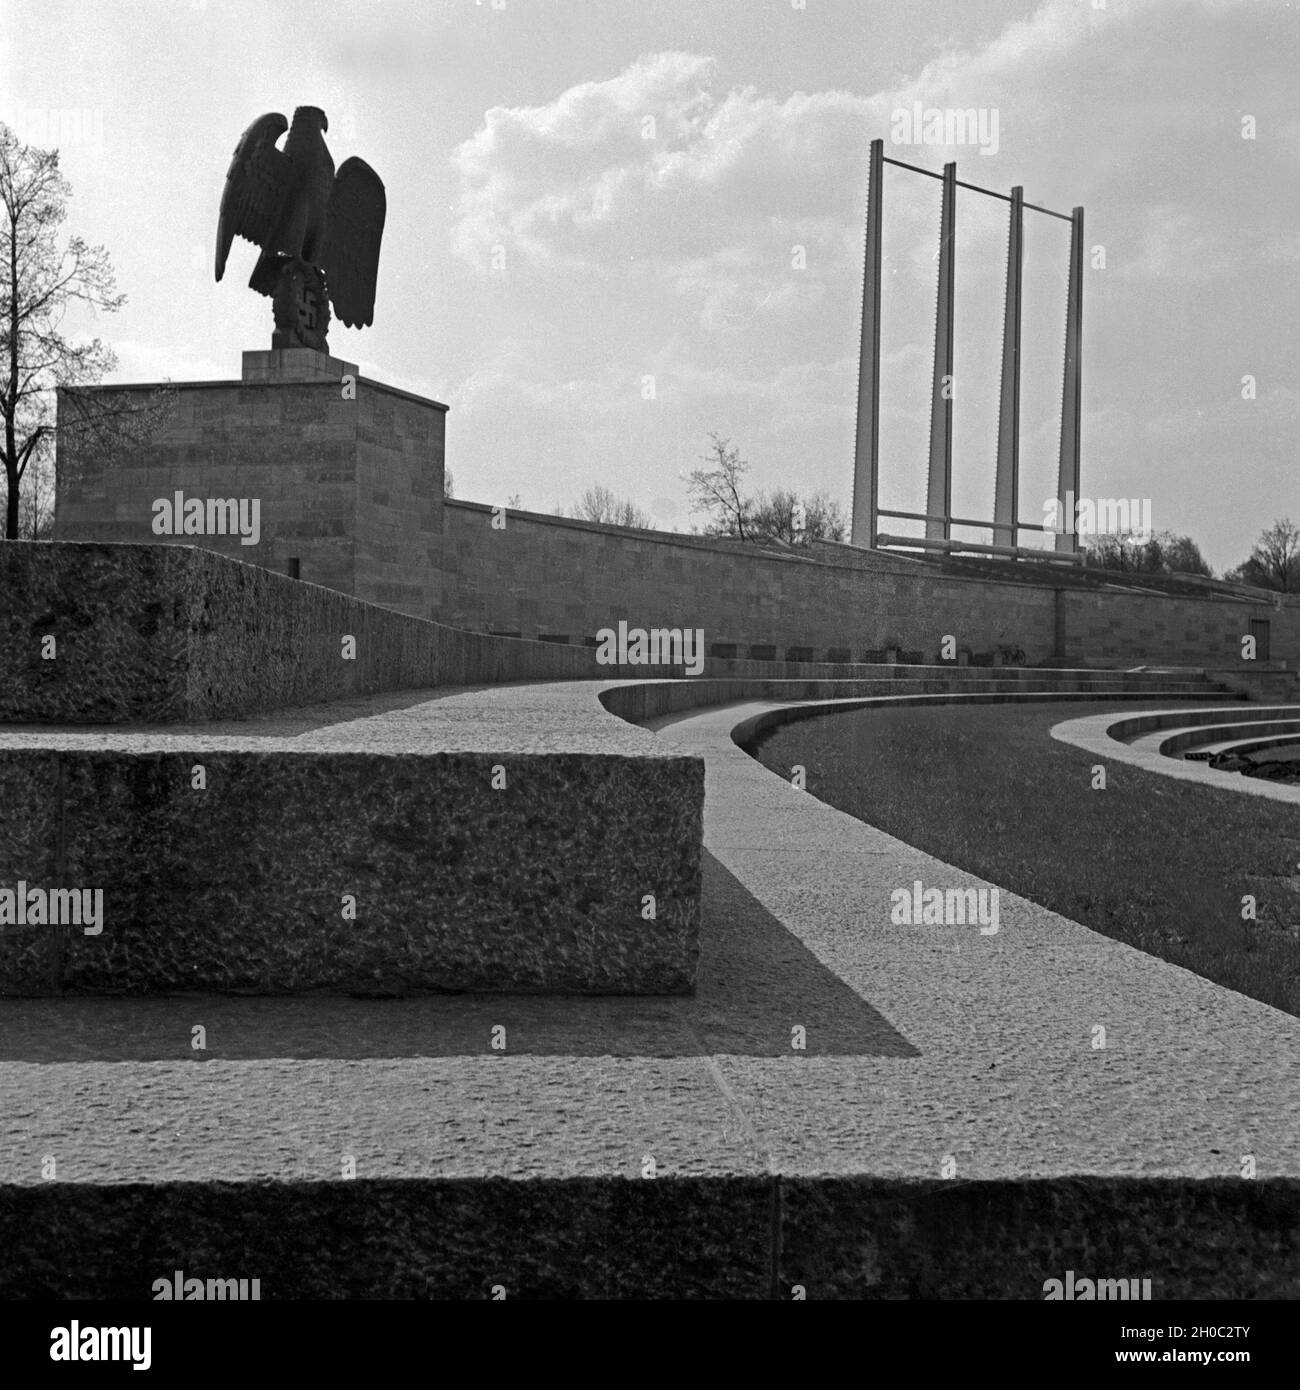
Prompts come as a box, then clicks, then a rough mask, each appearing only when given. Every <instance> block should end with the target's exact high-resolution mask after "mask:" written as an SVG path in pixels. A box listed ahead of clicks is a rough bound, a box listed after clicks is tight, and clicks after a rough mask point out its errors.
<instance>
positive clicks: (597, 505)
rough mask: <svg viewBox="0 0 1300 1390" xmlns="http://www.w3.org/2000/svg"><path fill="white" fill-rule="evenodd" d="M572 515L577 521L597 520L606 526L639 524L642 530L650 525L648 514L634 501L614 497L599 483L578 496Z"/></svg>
mask: <svg viewBox="0 0 1300 1390" xmlns="http://www.w3.org/2000/svg"><path fill="white" fill-rule="evenodd" d="M561 515H563V513H561ZM572 515H573V517H574V518H575V519H576V520H578V521H597V522H600V523H602V524H603V525H606V526H639V527H640V528H641V529H642V530H648V529H649V527H650V518H649V516H648V515H647V514H646V513H645V512H643V511H642V510H641V508H640V507H638V506H637V505H636V503H635V502H631V501H629V500H628V499H627V498H626V497H616V496H615V495H614V494H613V493H612V492H611V491H610V490H609V489H608V488H607V487H602V486H601V485H600V484H599V483H597V484H596V486H595V487H589V488H588V489H587V490H586V492H584V493H583V494H582V496H581V497H579V498H578V505H577V506H576V507H574V509H573V513H572Z"/></svg>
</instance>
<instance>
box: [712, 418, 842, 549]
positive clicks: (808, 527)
mask: <svg viewBox="0 0 1300 1390" xmlns="http://www.w3.org/2000/svg"><path fill="white" fill-rule="evenodd" d="M709 438H710V439H711V440H712V441H713V452H712V453H711V454H708V455H706V457H705V459H704V462H705V463H711V464H713V467H712V468H697V469H695V470H694V471H693V472H692V473H690V474H689V475H688V477H687V487H688V489H689V491H690V494H691V510H692V511H694V512H704V513H705V514H706V516H707V517H708V521H707V522H706V523H705V526H704V534H705V535H706V536H734V537H735V538H736V539H738V540H742V541H749V542H751V543H753V544H756V545H769V546H806V545H811V544H812V543H813V542H814V541H819V540H825V541H842V540H843V539H844V536H845V534H846V532H847V530H848V527H847V524H846V522H845V520H844V514H843V512H842V511H841V510H840V506H839V503H838V502H836V501H835V500H834V499H833V498H831V497H830V496H828V495H827V494H826V493H824V492H818V493H814V494H813V495H812V496H811V497H800V496H799V495H798V494H797V493H795V492H792V491H790V490H789V489H788V488H778V489H777V490H776V491H775V492H772V493H766V492H759V493H756V494H755V495H754V496H752V497H749V496H746V495H745V494H744V493H743V492H742V491H741V479H742V477H743V475H744V473H745V471H746V470H747V469H748V467H749V465H748V464H747V463H746V462H745V461H744V459H742V458H741V457H740V450H739V449H737V448H734V447H733V446H732V444H731V443H730V441H729V440H726V439H722V438H720V437H719V436H718V435H716V434H711V435H710V436H709Z"/></svg>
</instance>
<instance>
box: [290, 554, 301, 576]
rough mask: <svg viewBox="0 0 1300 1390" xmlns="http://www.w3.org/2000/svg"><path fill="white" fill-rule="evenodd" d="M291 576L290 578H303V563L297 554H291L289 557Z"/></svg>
mask: <svg viewBox="0 0 1300 1390" xmlns="http://www.w3.org/2000/svg"><path fill="white" fill-rule="evenodd" d="M289 578H290V579H301V578H302V565H301V562H300V561H299V559H298V557H297V556H296V555H291V556H290V557H289Z"/></svg>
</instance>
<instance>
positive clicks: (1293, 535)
mask: <svg viewBox="0 0 1300 1390" xmlns="http://www.w3.org/2000/svg"><path fill="white" fill-rule="evenodd" d="M1224 578H1225V579H1231V580H1234V581H1235V582H1237V583H1238V584H1253V585H1254V586H1255V587H1256V588H1257V589H1276V590H1277V591H1278V592H1279V593H1283V594H1292V593H1298V592H1300V526H1297V525H1296V524H1295V523H1294V522H1293V521H1291V520H1290V519H1289V518H1288V517H1283V518H1282V519H1281V520H1280V521H1275V522H1274V523H1273V524H1272V525H1271V526H1269V527H1267V528H1266V529H1265V530H1264V531H1263V532H1261V534H1260V537H1259V540H1257V541H1256V542H1255V548H1254V549H1253V550H1252V551H1251V552H1250V555H1249V557H1248V558H1247V559H1245V560H1243V561H1242V563H1241V564H1240V565H1238V566H1237V567H1236V569H1233V570H1229V571H1228V573H1227V574H1226V575H1224Z"/></svg>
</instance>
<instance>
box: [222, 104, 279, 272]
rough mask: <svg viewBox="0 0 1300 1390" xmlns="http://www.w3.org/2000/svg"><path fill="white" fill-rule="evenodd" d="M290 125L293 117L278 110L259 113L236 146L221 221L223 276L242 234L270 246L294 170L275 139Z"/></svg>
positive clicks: (228, 175) (247, 238) (258, 243)
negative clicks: (231, 244)
mask: <svg viewBox="0 0 1300 1390" xmlns="http://www.w3.org/2000/svg"><path fill="white" fill-rule="evenodd" d="M288 129H289V122H288V121H287V120H285V118H284V117H283V116H282V115H280V114H279V113H278V112H272V113H270V114H269V115H266V116H259V117H258V118H257V120H255V121H254V122H253V124H252V125H250V126H249V127H248V129H247V130H246V131H245V132H244V133H243V135H242V136H241V137H240V140H239V144H238V145H236V146H235V157H234V159H232V160H231V161H230V172H229V173H228V174H227V175H226V187H225V189H224V191H223V192H222V194H221V216H220V217H219V219H218V221H217V279H218V280H220V279H221V277H222V275H223V274H224V273H225V269H226V257H227V256H228V255H229V254H230V243H231V242H232V241H233V240H234V239H235V238H236V237H237V236H242V237H243V238H245V240H247V241H251V242H252V243H253V244H254V245H255V246H261V247H265V246H266V243H267V242H268V241H269V240H270V238H271V235H272V233H273V232H274V231H275V224H276V222H277V220H278V219H279V216H280V209H281V207H282V205H283V203H284V199H285V195H286V193H287V192H288V190H289V172H290V164H289V159H288V156H286V155H285V154H284V153H283V152H282V151H280V150H277V149H276V147H275V142H276V141H277V140H278V139H279V138H280V136H282V135H283V134H284V132H285V131H286V130H288Z"/></svg>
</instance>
